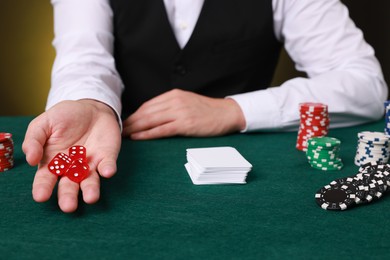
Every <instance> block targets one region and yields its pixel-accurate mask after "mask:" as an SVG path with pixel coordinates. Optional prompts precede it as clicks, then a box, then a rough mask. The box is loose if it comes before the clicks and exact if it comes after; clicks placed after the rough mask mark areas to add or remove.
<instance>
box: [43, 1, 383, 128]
mask: <svg viewBox="0 0 390 260" xmlns="http://www.w3.org/2000/svg"><path fill="white" fill-rule="evenodd" d="M203 1H204V0H164V4H165V7H166V11H167V14H168V17H169V22H170V24H171V26H172V29H173V31H174V33H175V36H176V39H177V41H178V43H179V45H180V46H181V47H184V46H185V44H186V43H187V41H188V39H189V38H190V36H191V33H192V31H193V29H194V27H195V24H196V22H197V19H198V17H199V13H200V11H201V8H202V5H203ZM51 2H52V4H53V7H54V30H55V39H54V41H53V45H54V47H55V49H56V53H57V55H56V59H55V63H54V66H53V71H52V87H51V89H50V93H49V97H48V102H47V106H46V109H49V108H50V107H52V106H53V105H54V104H56V103H58V102H60V101H62V100H78V99H83V98H89V99H96V100H99V101H101V102H104V103H106V104H107V105H109V106H111V107H112V108H113V109H114V110H115V111H116V112H117V114H118V115H119V114H120V112H121V108H122V107H121V106H122V104H121V102H120V96H121V94H122V90H123V88H124V86H123V83H122V81H121V78H120V76H119V74H118V72H117V70H116V68H115V61H114V58H113V41H114V38H113V12H112V10H111V7H110V4H109V0H82V1H80V0H52V1H51ZM272 5H273V18H274V31H275V35H276V37H277V39H278V40H280V41H282V42H283V43H284V47H285V49H286V51H287V52H288V54H289V55H290V57H291V58H292V60H293V61H294V62H295V64H296V68H297V69H298V70H300V71H304V72H306V73H307V75H308V78H293V79H291V80H288V81H286V82H285V83H283V84H282V85H281V86H277V87H276V86H274V87H272V86H270V88H268V89H265V90H258V91H254V92H248V93H244V94H238V95H233V96H230V98H233V99H234V100H236V101H237V103H238V104H239V105H240V107H241V109H242V111H243V113H244V116H245V120H246V129H245V130H244V131H253V130H282V129H283V130H289V129H296V128H297V126H298V123H299V111H298V104H299V103H301V102H321V103H325V104H327V105H328V107H329V112H330V113H331V114H330V119H331V127H341V126H349V125H354V124H359V123H364V122H368V121H371V120H375V119H379V118H380V117H381V116H382V115H383V111H384V107H383V102H384V101H385V100H386V98H387V86H386V83H385V82H384V79H383V75H382V72H381V68H380V65H379V64H378V61H377V59H376V58H375V56H374V50H373V49H372V48H371V46H369V45H368V44H367V43H366V42H365V41H364V38H363V34H362V32H361V31H360V30H359V29H357V28H356V26H355V25H354V23H353V22H352V21H351V19H350V18H349V14H348V10H347V8H346V7H345V6H344V5H343V4H341V2H340V1H339V0H326V1H318V0H304V1H302V0H273V2H272ZM124 105H126V104H124Z"/></svg>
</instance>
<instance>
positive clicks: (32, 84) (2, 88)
mask: <svg viewBox="0 0 390 260" xmlns="http://www.w3.org/2000/svg"><path fill="white" fill-rule="evenodd" d="M80 1H81V0H80ZM343 2H344V3H345V4H347V6H348V7H349V8H350V11H351V17H352V18H353V19H354V20H355V22H356V23H357V25H358V26H359V27H361V28H362V29H363V31H364V32H365V37H366V40H367V41H368V42H369V43H371V44H372V45H373V46H374V48H375V49H376V51H377V56H378V58H379V60H380V61H381V63H382V67H383V71H384V73H385V77H386V78H387V82H389V80H390V78H389V76H390V55H389V53H390V52H389V50H390V40H389V39H390V18H389V17H390V16H389V15H388V10H390V6H389V5H390V4H389V3H390V1H388V0H378V1H375V2H370V3H368V2H366V1H356V0H343ZM0 37H1V39H0V99H1V100H0V116H4V115H6V116H11V115H38V114H40V113H41V112H43V111H44V108H45V104H46V98H47V94H48V91H49V88H50V74H51V66H52V64H53V61H54V56H55V52H54V49H53V47H52V45H51V42H52V40H53V37H54V35H53V14H52V6H51V4H50V1H49V0H1V2H0ZM296 75H302V74H299V73H297V72H296V71H295V69H294V67H293V64H292V62H291V60H290V59H289V57H288V56H287V55H286V53H285V52H283V53H282V56H281V59H280V62H279V66H278V69H277V71H276V74H275V78H274V81H273V85H278V84H280V83H282V82H283V81H285V80H287V79H289V78H291V77H294V76H296Z"/></svg>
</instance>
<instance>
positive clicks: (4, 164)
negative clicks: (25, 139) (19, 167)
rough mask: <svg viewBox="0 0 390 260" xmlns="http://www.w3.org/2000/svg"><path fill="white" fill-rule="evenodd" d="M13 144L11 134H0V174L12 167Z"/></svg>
mask: <svg viewBox="0 0 390 260" xmlns="http://www.w3.org/2000/svg"><path fill="white" fill-rule="evenodd" d="M13 156H14V142H13V140H12V134H10V133H0V172H4V171H7V170H9V169H11V168H12V167H13V166H14V157H13Z"/></svg>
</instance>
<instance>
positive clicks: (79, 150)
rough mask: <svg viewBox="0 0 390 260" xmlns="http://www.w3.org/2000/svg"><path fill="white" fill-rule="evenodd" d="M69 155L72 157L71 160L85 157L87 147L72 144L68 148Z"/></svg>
mask: <svg viewBox="0 0 390 260" xmlns="http://www.w3.org/2000/svg"><path fill="white" fill-rule="evenodd" d="M69 157H70V158H72V160H76V159H82V160H86V159H87V149H85V147H84V146H82V145H74V146H72V147H70V148H69Z"/></svg>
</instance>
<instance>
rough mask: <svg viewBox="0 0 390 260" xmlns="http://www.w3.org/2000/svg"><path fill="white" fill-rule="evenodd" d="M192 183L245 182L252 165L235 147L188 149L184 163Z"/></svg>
mask: <svg viewBox="0 0 390 260" xmlns="http://www.w3.org/2000/svg"><path fill="white" fill-rule="evenodd" d="M184 166H185V168H186V170H187V172H188V175H189V176H190V178H191V180H192V183H193V184H196V185H204V184H245V183H246V177H247V175H248V172H249V171H250V170H251V169H252V165H251V164H250V163H249V162H248V161H247V160H246V159H245V158H244V157H243V156H242V155H241V154H240V153H239V152H238V151H237V150H236V149H235V148H233V147H228V146H226V147H210V148H189V149H187V163H186V164H185V165H184Z"/></svg>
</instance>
